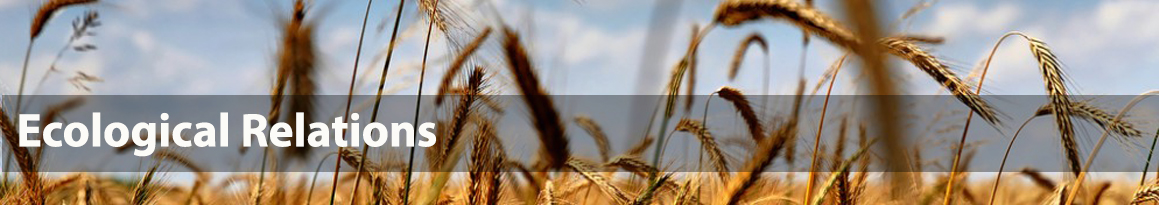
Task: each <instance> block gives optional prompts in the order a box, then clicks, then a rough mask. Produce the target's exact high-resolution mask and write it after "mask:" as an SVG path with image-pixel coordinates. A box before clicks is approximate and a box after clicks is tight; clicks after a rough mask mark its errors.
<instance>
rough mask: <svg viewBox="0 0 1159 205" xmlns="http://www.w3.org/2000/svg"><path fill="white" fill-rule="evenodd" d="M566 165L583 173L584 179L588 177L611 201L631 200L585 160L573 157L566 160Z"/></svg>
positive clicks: (627, 201) (622, 202)
mask: <svg viewBox="0 0 1159 205" xmlns="http://www.w3.org/2000/svg"><path fill="white" fill-rule="evenodd" d="M567 166H568V167H569V168H571V169H573V170H575V171H576V172H579V173H580V175H583V177H584V178H585V179H588V181H591V182H592V183H593V184H595V185H596V187H597V188H599V189H600V191H602V192H604V194H605V195H607V196H608V197H610V198H612V201H615V202H616V203H617V204H628V203H629V202H631V201H630V200H629V199H630V198H631V197H628V194H627V193H625V192H624V191H623V190H620V188H619V187H616V186H615V185H613V184H612V182H611V181H610V180H608V178H606V177H604V175H603V174H601V173H598V172H596V171H595V168H594V167H593V166H591V165H588V163H587V162H584V161H582V160H578V159H574V158H573V159H569V160H568V161H567Z"/></svg>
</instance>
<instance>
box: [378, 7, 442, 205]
mask: <svg viewBox="0 0 1159 205" xmlns="http://www.w3.org/2000/svg"><path fill="white" fill-rule="evenodd" d="M438 6H439V0H435V4H434V6H432V8H437V7H438ZM399 10H400V13H401V10H402V6H401V3H400V6H399ZM430 14H431V15H430V22H429V23H427V37H426V43H424V44H423V60H422V65H421V67H420V71H419V90H418V93H417V94H415V114H414V120H413V121H411V122H413V123H418V122H419V111H420V110H421V107H422V106H421V105H422V104H420V103H422V101H423V80H424V79H425V76H426V75H427V52H428V51H430V48H431V33H432V32H433V31H434V30H433V29H431V28H432V27H434V25H435V12H434V11H431V12H430ZM396 24H397V23H396ZM395 26H397V25H395ZM392 47H393V46H392ZM416 148H417V147H410V154H409V155H408V156H407V163H406V166H407V167H406V177H405V178H403V181H404V182H403V191H402V203H403V204H407V201H408V200H409V199H410V183H411V176H413V174H414V170H413V169H414V162H415V149H416ZM448 149H453V148H450V147H448Z"/></svg>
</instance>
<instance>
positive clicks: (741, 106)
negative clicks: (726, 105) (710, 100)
mask: <svg viewBox="0 0 1159 205" xmlns="http://www.w3.org/2000/svg"><path fill="white" fill-rule="evenodd" d="M716 94H717V95H718V96H720V98H722V99H724V100H727V101H729V102H731V103H732V105H733V106H734V107H736V110H737V112H738V113H740V116H741V118H743V119H744V121H745V124H747V125H748V130H749V134H750V135H751V136H752V138H753V141H757V142H760V141H763V140H764V138H765V130H764V127H762V124H761V120H760V119H759V118H757V114H756V111H753V107H752V104H751V103H749V101H748V99H747V98H745V96H744V94H743V93H741V92H740V90H737V89H736V88H732V87H728V86H724V87H721V88H720V90H717V91H716Z"/></svg>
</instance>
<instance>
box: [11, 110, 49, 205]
mask: <svg viewBox="0 0 1159 205" xmlns="http://www.w3.org/2000/svg"><path fill="white" fill-rule="evenodd" d="M0 131H3V133H4V141H5V142H8V148H9V149H10V150H12V154H13V155H14V156H15V158H16V163H17V164H18V165H19V166H20V175H21V176H22V177H23V178H24V187H25V190H26V191H27V193H28V194H27V195H24V196H25V198H24V199H23V200H27V201H30V202H31V203H34V204H43V203H44V195H45V193H44V190H43V186H44V180H43V179H42V178H41V177H40V171H39V166H40V165H39V163H38V162H37V161H36V159H35V158H33V155H32V153H30V152H29V151H28V148H26V147H21V146H20V144H19V142H20V140H19V139H18V136H19V135H17V133H18V131H17V129H16V126H15V125H14V124H13V123H12V119H10V118H8V113H7V112H6V111H5V110H4V108H0Z"/></svg>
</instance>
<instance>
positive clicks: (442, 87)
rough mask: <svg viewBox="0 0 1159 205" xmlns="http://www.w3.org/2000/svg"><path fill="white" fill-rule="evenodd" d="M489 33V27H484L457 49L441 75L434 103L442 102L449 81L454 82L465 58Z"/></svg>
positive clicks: (449, 84)
mask: <svg viewBox="0 0 1159 205" xmlns="http://www.w3.org/2000/svg"><path fill="white" fill-rule="evenodd" d="M490 35H491V28H490V27H487V28H484V29H483V31H481V32H479V35H478V36H476V37H475V40H472V41H471V43H470V44H467V46H466V47H463V49H462V50H460V51H459V54H458V55H456V56H455V60H453V61H451V66H450V67H448V68H447V72H446V73H447V74H446V75H443V79H442V81H440V83H439V91H438V94H436V95H435V105H439V104H442V102H443V97H444V95H446V94H447V93H450V88H451V82H454V79H455V76H458V74H459V73H460V71H462V67H463V64H466V63H467V59H470V57H471V55H472V54H474V53H475V51H476V50H479V47H480V46H482V45H483V42H484V41H485V40H487V37H488V36H490Z"/></svg>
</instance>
